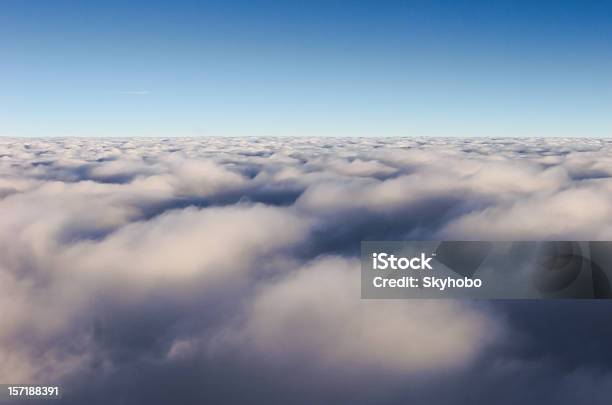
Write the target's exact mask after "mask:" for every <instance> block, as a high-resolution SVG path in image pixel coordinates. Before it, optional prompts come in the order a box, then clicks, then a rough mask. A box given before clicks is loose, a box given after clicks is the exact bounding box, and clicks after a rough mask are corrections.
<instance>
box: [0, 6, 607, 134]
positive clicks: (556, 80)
mask: <svg viewBox="0 0 612 405" xmlns="http://www.w3.org/2000/svg"><path fill="white" fill-rule="evenodd" d="M610 21H612V2H588V1H575V2H568V1H555V2H548V1H542V2H536V1H507V2H503V1H488V2H479V1H461V0H456V1H446V2H440V1H402V2H394V1H384V2H383V1H358V0H354V1H333V0H328V1H315V0H310V1H284V2H281V1H257V0H251V1H244V2H243V1H234V2H230V1H219V2H206V1H166V2H156V1H130V2H127V1H61V0H53V1H48V0H40V1H33V0H4V1H2V2H0V135H5V136H131V135H136V136H193V135H232V136H240V135H255V136H260V135H271V136H282V135H289V136H294V135H316V136H334V135H337V136H348V135H355V136H424V135H425V136H610V135H612V23H611V22H610Z"/></svg>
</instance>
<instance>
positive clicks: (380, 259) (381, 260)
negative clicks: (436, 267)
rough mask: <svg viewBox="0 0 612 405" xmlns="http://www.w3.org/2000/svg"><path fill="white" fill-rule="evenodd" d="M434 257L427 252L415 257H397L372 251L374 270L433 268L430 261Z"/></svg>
mask: <svg viewBox="0 0 612 405" xmlns="http://www.w3.org/2000/svg"><path fill="white" fill-rule="evenodd" d="M431 260H432V257H428V256H427V255H426V254H425V253H421V256H420V257H419V256H414V257H410V258H408V257H395V255H390V254H388V253H372V268H373V269H374V270H386V269H392V270H407V269H412V270H433V268H432V267H431V265H430V264H429V262H430V261H431Z"/></svg>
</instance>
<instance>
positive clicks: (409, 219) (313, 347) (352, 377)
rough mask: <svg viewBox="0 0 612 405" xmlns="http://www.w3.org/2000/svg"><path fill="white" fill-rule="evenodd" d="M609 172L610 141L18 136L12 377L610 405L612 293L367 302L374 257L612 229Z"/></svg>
mask: <svg viewBox="0 0 612 405" xmlns="http://www.w3.org/2000/svg"><path fill="white" fill-rule="evenodd" d="M611 179H612V142H608V141H604V140H597V139H580V140H578V139H529V140H512V139H456V138H453V139H439V138H437V139H406V138H398V139H387V138H384V139H374V138H372V139H367V138H364V139H358V138H348V139H330V138H299V139H289V138H287V139H279V138H201V139H177V138H171V139H48V140H43V139H39V140H35V139H28V140H24V139H8V138H5V139H2V140H1V141H0V307H1V308H2V316H1V317H0V381H1V382H5V383H53V384H60V385H63V386H64V388H65V397H64V399H63V402H66V403H74V404H78V403H84V402H88V403H100V404H102V403H104V404H109V403H111V404H115V403H116V404H120V403H144V404H157V403H160V404H161V403H168V401H175V402H180V403H186V404H189V403H194V404H195V403H201V402H202V401H213V402H222V401H225V402H231V401H234V402H236V401H246V400H249V401H250V402H256V403H259V402H261V403H270V402H275V401H276V402H279V403H285V402H289V401H291V402H295V403H300V402H303V403H330V402H334V403H372V402H380V403H389V404H394V403H406V402H410V401H421V402H424V403H432V404H451V403H453V404H455V403H473V402H474V401H475V400H477V401H479V402H481V401H482V403H502V404H506V403H507V404H515V403H527V404H529V403H534V404H535V403H538V404H539V403H548V402H555V403H560V404H564V403H567V404H569V403H576V402H581V400H582V398H587V397H588V398H589V401H590V403H593V404H599V403H601V404H603V403H606V401H608V395H607V394H609V393H610V392H612V350H611V349H609V348H608V343H607V342H609V340H610V338H612V327H610V326H609V325H612V322H610V320H612V315H611V314H612V306H611V305H610V304H608V303H606V302H583V303H578V302H553V303H551V302H527V303H526V302H488V303H487V302H458V301H394V302H389V301H371V302H366V301H361V300H360V299H359V295H360V294H359V263H358V252H359V243H360V241H361V240H364V239H434V240H435V239H505V240H536V239H537V240H539V239H550V240H564V239H587V240H610V239H612V208H610V207H612V180H611ZM585 342H589V343H588V344H586V343H585ZM92 381H94V382H92ZM525 384H529V385H530V386H531V387H532V388H531V389H530V390H529V392H527V391H525V390H522V389H520V387H522V386H524V385H525ZM570 386H571V387H572V388H571V389H570V388H568V387H570ZM440 387H443V388H440Z"/></svg>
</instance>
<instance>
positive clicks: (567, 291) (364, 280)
mask: <svg viewBox="0 0 612 405" xmlns="http://www.w3.org/2000/svg"><path fill="white" fill-rule="evenodd" d="M611 280H612V242H607V241H606V242H603V241H591V242H589V241H547V242H541V241H539V242H535V241H510V242H488V241H368V242H362V244H361V297H362V298H367V299H376V298H379V299H403V298H406V299H408V298H442V299H444V298H468V299H580V298H583V299H610V298H612V288H611V284H610V281H611Z"/></svg>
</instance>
